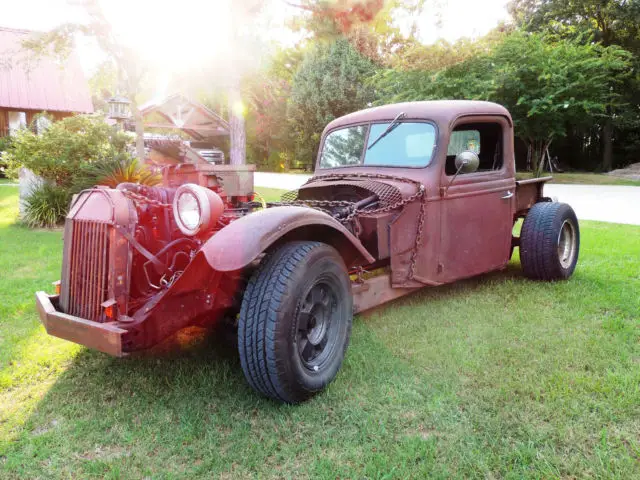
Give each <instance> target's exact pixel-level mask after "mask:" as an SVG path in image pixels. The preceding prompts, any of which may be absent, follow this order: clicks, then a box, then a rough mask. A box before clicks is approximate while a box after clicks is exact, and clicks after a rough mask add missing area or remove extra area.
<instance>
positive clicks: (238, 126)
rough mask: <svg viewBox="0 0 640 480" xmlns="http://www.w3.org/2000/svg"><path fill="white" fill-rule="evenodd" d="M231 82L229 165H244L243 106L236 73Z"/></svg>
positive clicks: (229, 95) (245, 161)
mask: <svg viewBox="0 0 640 480" xmlns="http://www.w3.org/2000/svg"><path fill="white" fill-rule="evenodd" d="M233 77H234V78H233V80H232V84H231V85H230V86H229V93H228V97H229V135H230V140H231V147H230V152H229V157H230V161H229V163H230V164H231V165H244V164H245V163H247V159H246V156H247V154H246V141H247V139H246V132H245V125H244V107H243V104H242V95H241V94H240V81H239V79H238V78H237V75H233Z"/></svg>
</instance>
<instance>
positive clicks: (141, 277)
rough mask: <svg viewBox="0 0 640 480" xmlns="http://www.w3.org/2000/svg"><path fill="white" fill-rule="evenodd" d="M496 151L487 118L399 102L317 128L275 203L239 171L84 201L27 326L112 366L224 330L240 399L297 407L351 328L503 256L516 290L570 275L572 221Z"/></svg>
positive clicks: (190, 174)
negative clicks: (195, 332)
mask: <svg viewBox="0 0 640 480" xmlns="http://www.w3.org/2000/svg"><path fill="white" fill-rule="evenodd" d="M513 138H514V137H513V122H512V119H511V116H510V115H509V112H508V111H507V110H506V109H505V108H503V107H502V106H500V105H496V104H493V103H488V102H477V101H432V102H412V103H401V104H394V105H385V106H381V107H375V108H370V109H367V110H363V111H359V112H355V113H351V114H349V115H346V116H344V117H341V118H338V119H336V120H334V121H332V122H331V123H330V124H329V125H327V127H326V128H325V130H324V132H323V134H322V137H321V142H320V148H319V152H318V156H317V162H316V169H315V175H314V176H313V177H312V178H311V179H310V180H309V181H308V182H306V183H305V184H304V185H303V186H302V187H301V188H299V189H298V190H296V191H294V192H289V193H287V194H286V195H284V196H283V198H282V199H281V201H278V202H271V203H270V202H265V201H263V200H260V197H259V195H257V194H255V192H254V186H253V168H252V167H251V166H241V167H232V166H224V165H211V164H207V165H198V164H194V165H188V164H187V165H185V164H183V165H179V166H175V167H172V168H168V169H166V170H165V173H164V182H163V185H162V186H159V187H147V186H142V185H137V184H121V185H119V186H118V187H117V188H115V189H109V188H104V187H96V188H93V189H90V190H86V191H83V192H81V193H80V194H78V195H77V196H76V197H75V199H74V201H73V203H72V205H71V208H70V211H69V214H68V215H67V218H66V224H65V231H64V252H63V262H62V276H61V281H60V282H59V284H58V285H57V292H56V293H55V294H52V295H49V294H46V293H44V292H38V293H37V294H36V301H37V306H38V309H39V313H40V318H41V320H42V323H43V324H44V326H45V327H46V330H47V332H48V333H49V334H51V335H55V336H57V337H60V338H63V339H67V340H70V341H73V342H77V343H80V344H83V345H86V346H88V347H90V348H94V349H97V350H100V351H103V352H106V353H108V354H111V355H115V356H126V355H129V354H131V353H133V352H136V351H140V350H145V349H149V348H151V347H153V346H154V345H157V344H158V343H160V342H162V341H163V340H165V339H166V338H168V337H170V336H171V335H173V334H174V333H176V332H177V331H178V330H180V329H183V328H185V327H188V326H194V325H197V326H202V327H213V326H214V325H216V324H219V323H220V322H221V321H226V322H229V323H230V324H231V325H232V326H233V327H234V328H235V329H236V330H237V343H238V352H239V356H240V361H241V365H242V370H243V371H244V374H245V376H246V379H247V381H248V383H249V385H251V387H253V388H254V389H255V390H256V391H258V392H260V393H261V394H263V395H265V396H267V397H271V398H273V399H275V400H277V401H281V402H287V403H298V402H302V401H304V400H306V399H308V398H310V397H312V396H313V395H314V394H316V393H317V392H319V391H321V390H323V389H324V388H325V387H326V386H327V385H328V384H329V383H330V382H331V381H332V380H333V379H334V378H335V376H336V374H337V373H338V370H339V369H340V366H341V364H342V361H343V358H344V356H345V352H346V350H347V346H348V343H349V337H350V334H351V325H352V319H353V315H354V314H355V313H358V312H362V311H364V310H367V309H371V308H373V307H376V306H378V305H380V304H382V303H384V302H387V301H390V300H393V299H395V298H397V297H400V296H402V295H406V294H409V293H411V292H414V291H415V290H417V289H419V288H424V287H435V286H438V285H442V284H446V283H450V282H454V281H456V280H459V279H463V278H467V277H471V276H475V275H481V274H483V273H486V272H490V271H493V270H499V269H503V268H505V267H506V265H507V264H508V262H509V260H510V258H511V255H512V253H513V250H514V248H516V247H517V248H519V250H520V261H521V265H522V270H523V272H524V275H525V276H526V277H529V278H531V279H536V280H548V281H555V280H565V279H567V278H569V277H570V276H571V274H572V273H573V271H574V269H575V267H576V262H577V260H578V251H579V246H580V234H579V227H578V221H577V219H576V216H575V214H574V212H573V210H572V209H571V207H570V206H568V205H566V204H563V203H557V202H553V201H551V199H549V198H546V197H544V195H543V186H544V183H545V182H546V181H547V180H549V178H540V179H534V180H526V181H517V180H516V174H515V173H516V172H515V161H514V140H513ZM519 219H524V222H523V224H522V228H521V232H520V235H519V236H516V235H514V226H515V225H516V222H518V221H519ZM460 321H464V319H460Z"/></svg>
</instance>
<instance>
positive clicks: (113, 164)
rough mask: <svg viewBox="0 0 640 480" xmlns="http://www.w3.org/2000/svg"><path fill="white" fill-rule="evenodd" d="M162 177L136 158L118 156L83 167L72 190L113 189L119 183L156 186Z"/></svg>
mask: <svg viewBox="0 0 640 480" xmlns="http://www.w3.org/2000/svg"><path fill="white" fill-rule="evenodd" d="M161 181H162V177H161V176H160V175H159V174H157V173H155V172H154V171H152V170H151V169H150V168H149V167H147V166H146V165H141V164H140V162H138V160H137V159H136V158H133V157H131V156H129V155H128V154H119V155H116V156H114V157H113V158H109V159H103V160H101V161H99V162H96V163H92V164H88V165H84V166H83V167H81V169H80V171H79V172H78V175H77V176H76V178H75V179H74V182H73V190H74V191H80V190H84V189H85V188H91V187H93V186H94V185H104V186H107V187H111V188H115V187H116V186H118V184H119V183H124V182H131V183H140V184H142V185H158V184H159V183H160V182H161Z"/></svg>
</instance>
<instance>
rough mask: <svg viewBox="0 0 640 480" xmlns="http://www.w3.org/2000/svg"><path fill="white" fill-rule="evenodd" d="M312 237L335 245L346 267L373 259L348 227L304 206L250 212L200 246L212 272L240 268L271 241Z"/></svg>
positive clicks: (309, 238) (310, 238)
mask: <svg viewBox="0 0 640 480" xmlns="http://www.w3.org/2000/svg"><path fill="white" fill-rule="evenodd" d="M292 240H316V241H320V242H324V243H327V244H329V245H332V246H333V247H335V248H336V249H337V250H338V252H340V255H342V258H343V259H344V261H345V264H346V265H347V267H354V266H358V265H367V264H369V263H373V262H374V261H375V259H374V258H373V257H372V256H371V254H370V253H369V252H368V251H367V249H366V248H365V247H364V246H363V245H362V243H360V240H358V238H357V237H355V236H354V235H353V234H352V233H351V232H350V231H349V230H347V229H346V228H345V227H344V226H343V225H342V224H341V223H340V222H338V221H337V220H335V219H334V218H333V217H331V216H330V215H328V214H326V213H324V212H321V211H318V210H313V209H311V208H306V207H272V208H267V209H264V210H260V211H259V212H255V213H251V214H250V215H247V216H245V217H242V218H240V219H238V220H236V221H235V222H233V223H231V224H230V225H228V226H226V227H225V228H223V229H222V230H220V231H219V232H218V233H216V234H215V235H214V236H213V237H211V238H210V239H209V240H208V241H207V242H206V243H205V244H204V245H203V246H202V249H201V252H202V253H204V255H205V257H206V259H207V262H208V263H209V265H210V266H211V268H213V269H214V270H216V271H219V272H231V271H235V270H240V269H242V268H244V267H246V266H247V265H249V264H250V263H251V262H253V261H254V260H255V259H256V258H257V257H258V256H259V255H260V254H261V253H263V252H264V251H265V250H267V249H269V248H270V247H271V246H273V245H274V244H277V243H279V242H284V241H292Z"/></svg>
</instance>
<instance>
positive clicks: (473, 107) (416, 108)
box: [324, 100, 512, 132]
mask: <svg viewBox="0 0 640 480" xmlns="http://www.w3.org/2000/svg"><path fill="white" fill-rule="evenodd" d="M401 112H404V113H405V114H406V117H405V121H406V120H408V119H413V120H431V121H433V122H435V123H436V124H437V125H439V126H440V127H445V126H448V125H449V124H450V123H451V122H453V121H454V120H455V119H456V118H458V117H461V116H465V115H499V116H503V117H506V118H507V119H508V120H509V123H510V124H512V121H511V115H510V114H509V111H508V110H507V109H506V108H504V107H503V106H502V105H498V104H497V103H493V102H482V101H478V100H431V101H421V102H405V103H392V104H389V105H382V106H380V107H373V108H367V109H365V110H360V111H358V112H353V113H350V114H348V115H345V116H343V117H340V118H336V119H335V120H333V121H332V122H330V123H329V124H328V125H327V126H326V128H325V129H324V131H325V132H327V131H329V130H333V129H335V128H338V127H342V126H346V125H353V124H359V123H369V122H375V121H385V120H386V121H390V120H393V119H394V118H395V117H396V116H397V115H398V114H399V113H401Z"/></svg>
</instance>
